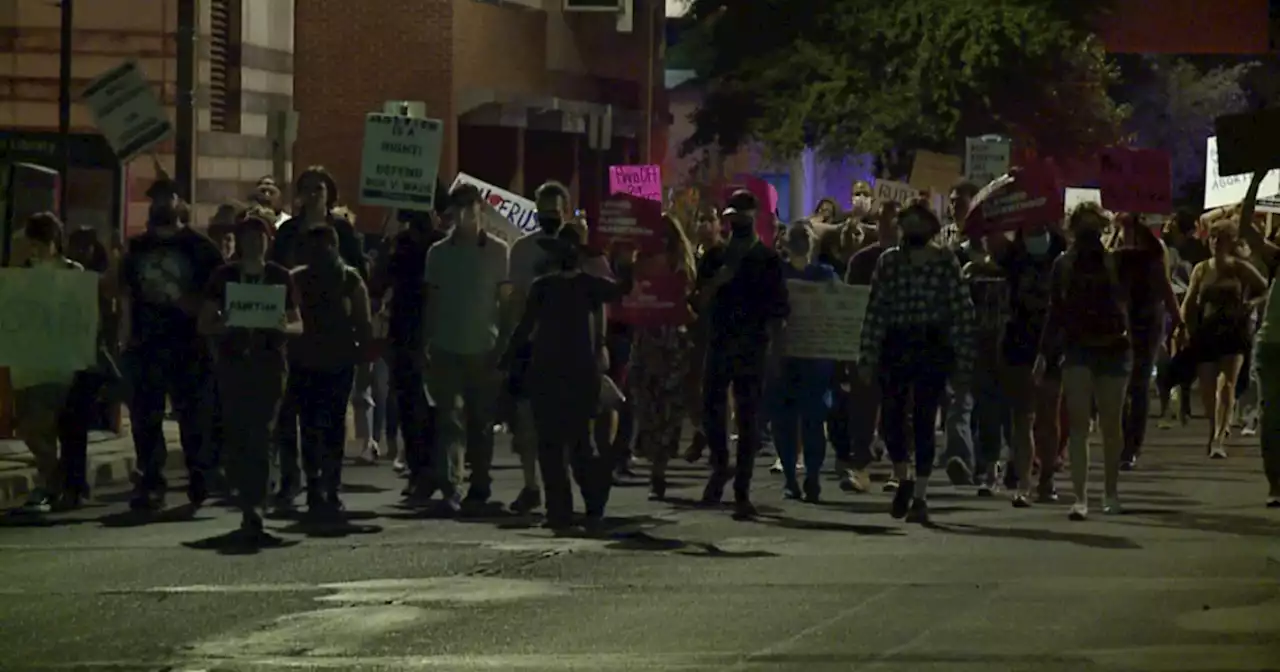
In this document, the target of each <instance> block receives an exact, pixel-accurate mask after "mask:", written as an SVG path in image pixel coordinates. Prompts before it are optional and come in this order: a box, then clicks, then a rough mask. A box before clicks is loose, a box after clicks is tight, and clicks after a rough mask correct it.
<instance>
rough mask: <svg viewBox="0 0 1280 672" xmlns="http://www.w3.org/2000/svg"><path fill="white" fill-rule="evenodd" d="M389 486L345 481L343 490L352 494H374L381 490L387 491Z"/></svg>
mask: <svg viewBox="0 0 1280 672" xmlns="http://www.w3.org/2000/svg"><path fill="white" fill-rule="evenodd" d="M388 490H389V488H382V487H378V486H376V485H369V484H367V483H343V484H342V492H343V493H346V494H352V495H374V494H377V493H379V492H387V491H388Z"/></svg>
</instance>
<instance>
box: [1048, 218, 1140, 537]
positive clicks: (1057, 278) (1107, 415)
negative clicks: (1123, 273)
mask: <svg viewBox="0 0 1280 672" xmlns="http://www.w3.org/2000/svg"><path fill="white" fill-rule="evenodd" d="M1108 224H1109V217H1108V215H1107V213H1106V212H1105V211H1103V210H1102V208H1101V207H1100V206H1098V205H1097V204H1095V203H1083V204H1081V205H1079V206H1077V207H1076V208H1075V209H1074V210H1072V211H1071V216H1070V218H1069V220H1068V230H1067V233H1068V234H1069V235H1070V236H1071V244H1070V247H1068V248H1067V251H1066V253H1064V254H1063V255H1062V256H1061V257H1059V258H1058V260H1057V261H1055V262H1054V267H1053V276H1052V278H1051V281H1050V282H1051V285H1050V286H1051V290H1050V296H1049V312H1048V316H1047V317H1046V319H1045V327H1044V334H1043V337H1042V339H1041V345H1040V350H1039V355H1038V356H1037V358H1036V362H1035V365H1034V367H1033V370H1032V376H1033V378H1034V379H1035V380H1043V379H1044V378H1045V374H1046V372H1047V371H1048V369H1049V366H1050V362H1060V363H1061V364H1060V365H1061V371H1062V393H1063V396H1064V397H1065V398H1066V404H1067V421H1068V423H1069V425H1070V429H1069V438H1068V450H1069V454H1070V460H1071V482H1072V488H1073V490H1074V492H1075V502H1074V503H1073V504H1072V505H1071V511H1070V514H1069V517H1070V519H1071V520H1085V519H1086V518H1087V517H1088V515H1089V505H1088V501H1089V498H1088V484H1089V429H1090V427H1089V425H1090V420H1091V418H1092V417H1093V412H1094V408H1095V405H1096V408H1097V414H1098V427H1099V430H1100V431H1101V433H1102V451H1103V477H1104V479H1103V480H1104V482H1103V486H1104V490H1103V499H1102V502H1103V504H1102V510H1103V513H1107V514H1117V513H1120V511H1121V510H1120V500H1119V493H1118V484H1119V473H1120V453H1121V452H1122V451H1123V450H1124V431H1123V429H1122V424H1121V417H1122V414H1123V412H1124V400H1125V395H1126V393H1127V390H1128V387H1129V378H1130V373H1131V371H1132V367H1133V351H1132V346H1131V342H1130V328H1129V312H1128V307H1127V305H1126V304H1127V303H1128V291H1127V289H1126V288H1125V286H1124V283H1123V280H1122V278H1121V277H1120V273H1119V270H1118V263H1117V261H1116V259H1115V257H1114V256H1113V255H1112V253H1111V252H1110V251H1109V250H1107V248H1106V246H1105V245H1104V244H1103V241H1102V236H1103V232H1104V231H1105V230H1106V228H1107V226H1108ZM1040 468H1041V470H1042V471H1043V470H1045V469H1049V468H1051V467H1050V466H1049V465H1047V464H1044V463H1041V467H1040Z"/></svg>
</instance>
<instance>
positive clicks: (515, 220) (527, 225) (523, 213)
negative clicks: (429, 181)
mask: <svg viewBox="0 0 1280 672" xmlns="http://www.w3.org/2000/svg"><path fill="white" fill-rule="evenodd" d="M460 184H472V185H475V187H476V188H477V189H479V190H480V195H481V196H483V197H484V200H486V201H488V203H489V205H491V206H493V209H494V210H495V211H497V213H498V214H499V215H502V216H503V217H505V218H506V220H507V221H508V222H510V223H511V225H512V226H514V227H515V228H516V229H517V230H519V231H520V232H521V235H524V234H529V233H533V232H534V231H537V230H538V206H537V205H536V204H535V203H534V202H533V201H531V200H529V199H527V198H524V197H523V196H519V195H517V194H514V193H512V192H510V191H507V190H506V189H500V188H498V187H495V186H493V185H492V184H489V183H488V182H485V181H484V180H481V179H478V178H475V177H472V176H470V175H468V174H466V173H458V176H457V177H456V178H454V180H453V186H451V187H449V189H450V190H451V191H452V190H453V189H454V188H456V187H457V186H458V185H460ZM504 237H505V236H504Z"/></svg>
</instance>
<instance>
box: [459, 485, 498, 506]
mask: <svg viewBox="0 0 1280 672" xmlns="http://www.w3.org/2000/svg"><path fill="white" fill-rule="evenodd" d="M492 496H493V493H492V492H490V491H489V488H487V487H486V488H482V487H477V486H474V485H473V486H471V487H469V488H467V496H466V498H464V499H463V500H462V503H463V504H464V505H466V506H476V507H478V506H484V505H485V504H488V503H489V499H490V498H491V497H492Z"/></svg>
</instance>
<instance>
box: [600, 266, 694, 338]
mask: <svg viewBox="0 0 1280 672" xmlns="http://www.w3.org/2000/svg"><path fill="white" fill-rule="evenodd" d="M688 296H689V278H688V276H686V275H685V274H683V273H678V272H675V271H671V270H669V269H663V270H661V271H659V272H656V273H650V274H646V275H643V276H640V277H637V278H636V280H635V287H634V288H633V289H632V290H631V293H630V294H628V295H626V296H624V297H622V301H620V302H618V303H616V304H614V305H611V306H609V318H610V319H612V320H616V321H617V322H619V323H621V324H630V325H633V326H637V327H665V326H678V325H681V324H686V323H688V322H689V318H690V313H689V306H688Z"/></svg>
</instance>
